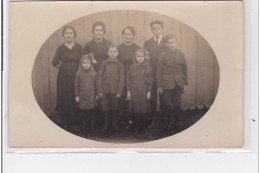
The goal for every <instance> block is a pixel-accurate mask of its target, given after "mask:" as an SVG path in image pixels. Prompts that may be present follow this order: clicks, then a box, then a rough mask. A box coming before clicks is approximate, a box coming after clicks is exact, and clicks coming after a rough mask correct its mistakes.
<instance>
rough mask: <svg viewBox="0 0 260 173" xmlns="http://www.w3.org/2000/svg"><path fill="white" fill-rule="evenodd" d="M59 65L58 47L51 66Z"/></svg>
mask: <svg viewBox="0 0 260 173" xmlns="http://www.w3.org/2000/svg"><path fill="white" fill-rule="evenodd" d="M59 63H60V48H59V47H58V48H57V50H56V53H55V56H54V58H53V60H52V65H53V66H56V65H59Z"/></svg>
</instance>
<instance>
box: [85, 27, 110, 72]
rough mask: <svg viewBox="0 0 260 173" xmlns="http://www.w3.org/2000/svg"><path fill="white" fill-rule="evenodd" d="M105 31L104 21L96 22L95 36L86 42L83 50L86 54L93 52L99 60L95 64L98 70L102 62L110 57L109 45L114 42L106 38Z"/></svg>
mask: <svg viewBox="0 0 260 173" xmlns="http://www.w3.org/2000/svg"><path fill="white" fill-rule="evenodd" d="M105 33H106V27H105V24H104V23H103V22H95V23H94V24H93V26H92V34H93V36H94V38H93V39H92V40H91V41H89V42H87V43H86V45H85V46H84V50H83V53H84V55H85V54H89V53H91V54H93V56H94V58H95V59H96V61H97V63H96V64H95V65H94V66H95V70H96V71H97V72H98V71H99V68H100V65H101V63H102V62H103V61H104V60H106V59H107V58H108V57H107V50H108V46H109V45H110V44H112V43H111V42H110V41H108V40H106V39H105V38H104V35H105Z"/></svg>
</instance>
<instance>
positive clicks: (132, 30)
mask: <svg viewBox="0 0 260 173" xmlns="http://www.w3.org/2000/svg"><path fill="white" fill-rule="evenodd" d="M125 30H129V31H131V32H132V34H133V35H134V36H135V34H136V32H135V28H134V27H133V26H127V27H125V28H124V29H123V30H122V35H124V33H125Z"/></svg>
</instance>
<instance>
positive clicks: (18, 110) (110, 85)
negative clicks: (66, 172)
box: [8, 2, 243, 151]
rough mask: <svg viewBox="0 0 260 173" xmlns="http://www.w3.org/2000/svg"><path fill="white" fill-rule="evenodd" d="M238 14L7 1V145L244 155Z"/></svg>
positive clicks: (213, 5)
mask: <svg viewBox="0 0 260 173" xmlns="http://www.w3.org/2000/svg"><path fill="white" fill-rule="evenodd" d="M50 4H51V6H50ZM113 4H114V5H113ZM223 4H224V5H223ZM32 5H33V8H32ZM108 5H110V7H111V8H109V9H110V10H112V11H107V10H108V8H107V7H108ZM111 5H112V6H113V8H112V6H111ZM126 6H127V7H128V8H127V9H128V10H126ZM147 9H149V12H148V11H147ZM162 9H164V10H162ZM242 9H243V5H242V4H241V3H237V2H207V3H202V2H115V3H114V2H100V3H98V2H24V3H16V2H12V3H10V69H9V74H10V77H9V112H8V113H9V115H8V136H9V146H10V147H15V148H17V147H19V148H46V147H48V148H64V147H65V148H146V149H149V148H158V149H159V148H216V147H217V148H223V147H225V148H227V147H241V146H242V145H243V97H242V93H243V92H242V91H243V85H242V81H243V44H242V43H243V39H242V38H243V37H242V35H243V27H242V26H243V15H242V14H243V10H242ZM68 11H72V13H69V14H68V13H67V12H68ZM42 14H48V15H42ZM191 16H192V18H191ZM158 21H159V22H158ZM95 23H98V25H96V26H95ZM101 23H102V24H101ZM151 24H152V26H151ZM65 28H66V29H65ZM93 28H94V29H93ZM63 31H65V32H63ZM65 33H66V34H65ZM166 40H168V41H167V42H166ZM163 43H164V44H163ZM111 44H113V45H114V46H113V47H112V49H110V45H111ZM108 49H110V50H109V51H108ZM57 52H59V53H57ZM80 52H81V53H80ZM56 53H57V56H55V55H56ZM61 55H62V56H61ZM154 55H156V56H154ZM55 57H56V58H55ZM57 57H58V58H57ZM101 66H103V67H102V68H101ZM158 66H159V68H158ZM122 67H123V70H122ZM172 67H174V68H172ZM98 68H99V69H98ZM100 69H103V70H100ZM74 75H75V76H74ZM122 77H123V78H122ZM97 81H99V82H97ZM100 81H101V82H100ZM103 84H105V85H103ZM119 85H120V86H121V87H118V86H119ZM122 85H123V87H122ZM17 86H19V87H17ZM234 86H235V87H234ZM119 88H120V89H119ZM118 89H119V90H118ZM25 98H26V99H25ZM63 98H65V99H63ZM234 98H235V99H234ZM95 151H99V150H98V149H97V150H95ZM142 151H143V150H142Z"/></svg>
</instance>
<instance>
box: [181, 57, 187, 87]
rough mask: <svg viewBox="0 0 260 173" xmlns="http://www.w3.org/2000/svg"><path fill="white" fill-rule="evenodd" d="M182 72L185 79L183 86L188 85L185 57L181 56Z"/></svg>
mask: <svg viewBox="0 0 260 173" xmlns="http://www.w3.org/2000/svg"><path fill="white" fill-rule="evenodd" d="M182 72H183V74H184V77H185V85H188V68H187V63H186V60H185V56H183V64H182Z"/></svg>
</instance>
